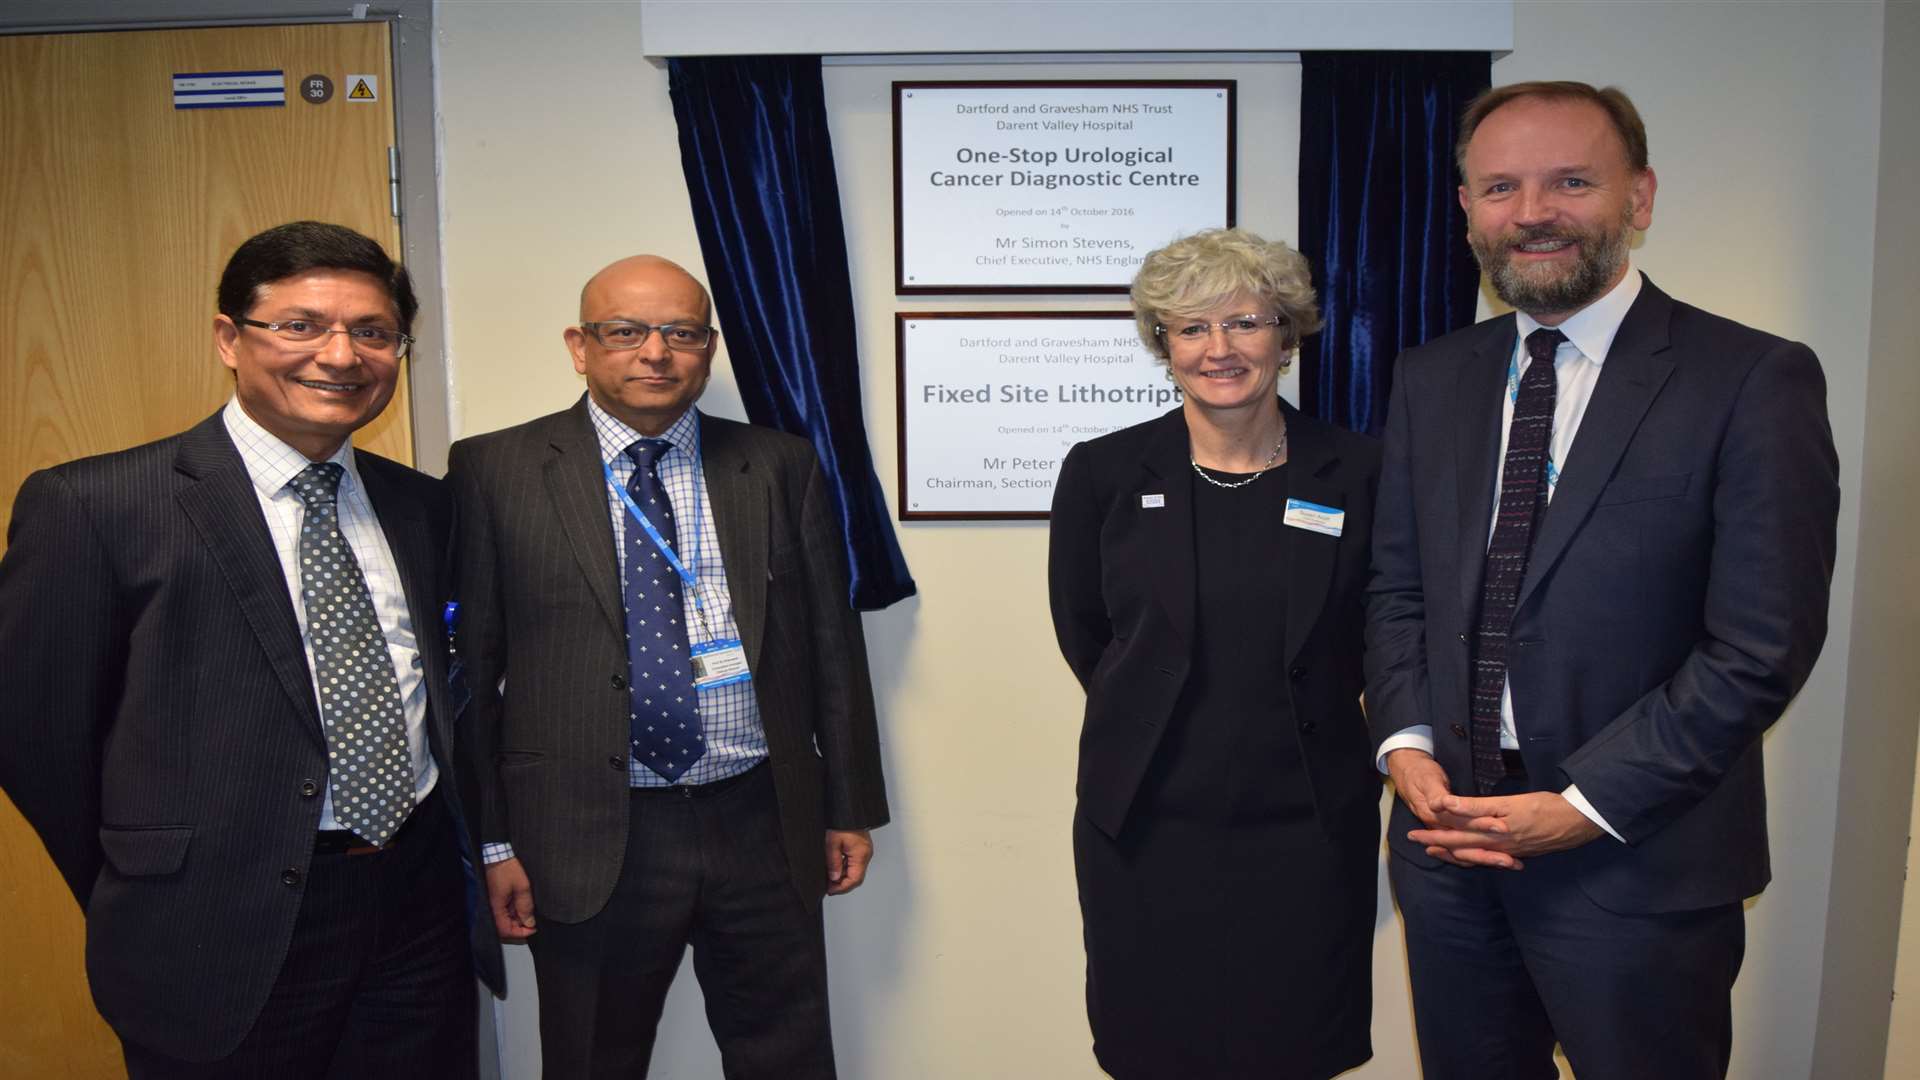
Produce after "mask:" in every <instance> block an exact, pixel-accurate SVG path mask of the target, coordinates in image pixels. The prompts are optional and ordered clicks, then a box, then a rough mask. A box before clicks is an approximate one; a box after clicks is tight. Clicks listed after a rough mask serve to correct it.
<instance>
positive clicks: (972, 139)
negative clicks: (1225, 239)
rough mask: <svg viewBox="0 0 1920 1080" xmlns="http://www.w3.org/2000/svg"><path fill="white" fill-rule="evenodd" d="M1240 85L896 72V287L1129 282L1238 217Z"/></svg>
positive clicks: (986, 288) (1084, 287)
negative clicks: (939, 77) (1174, 247)
mask: <svg viewBox="0 0 1920 1080" xmlns="http://www.w3.org/2000/svg"><path fill="white" fill-rule="evenodd" d="M1233 129H1234V83H1233V82H1232V81H1231V80H1222V81H1217V82H1186V81H1182V82H925V83H914V82H896V83H894V84H893V188H894V215H895V220H894V287H895V289H896V290H897V291H898V292H900V293H903V294H916V293H1074V292H1080V293H1088V292H1090V293H1114V292H1125V291H1126V290H1127V284H1128V283H1129V282H1130V281H1132V280H1133V275H1134V271H1136V270H1138V269H1139V267H1140V262H1141V260H1142V259H1144V258H1145V257H1146V255H1147V253H1148V252H1149V251H1152V250H1153V249H1155V248H1157V247H1161V246H1162V245H1164V244H1166V243H1167V242H1169V241H1171V240H1174V239H1176V238H1178V237H1181V236H1185V235H1187V234H1188V233H1192V232H1197V231H1199V230H1201V229H1206V228H1215V227H1219V226H1226V225H1232V224H1233V214H1234V186H1233V174H1234V143H1233Z"/></svg>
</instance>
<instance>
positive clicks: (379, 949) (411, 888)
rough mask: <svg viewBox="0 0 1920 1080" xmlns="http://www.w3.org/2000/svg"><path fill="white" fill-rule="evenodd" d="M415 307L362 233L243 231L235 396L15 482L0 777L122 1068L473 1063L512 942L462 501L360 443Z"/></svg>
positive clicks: (232, 272) (444, 1071) (227, 309)
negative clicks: (355, 437)
mask: <svg viewBox="0 0 1920 1080" xmlns="http://www.w3.org/2000/svg"><path fill="white" fill-rule="evenodd" d="M415 307H416V303H415V300H414V294H413V287H412V285H411V284H410V283H409V281H408V277H407V272H406V270H404V269H403V268H401V267H399V266H397V265H395V264H394V262H393V260H392V259H390V258H389V257H388V256H387V254H386V253H385V252H384V251H382V250H381V248H380V245H379V244H378V243H375V242H374V241H373V240H370V239H368V238H367V237H365V236H362V235H360V234H359V233H356V232H354V231H353V230H351V229H347V228H343V227H341V226H338V225H328V224H324V223H320V222H312V221H302V222H294V223H292V224H289V225H282V226H279V227H277V228H273V229H269V230H267V231H266V232H263V233H261V234H259V235H258V236H255V237H252V238H251V239H249V240H247V241H246V242H245V243H243V244H241V245H240V247H239V249H238V250H237V251H235V252H234V254H233V257H232V258H231V259H230V260H229V261H228V263H227V267H226V270H225V272H224V273H223V274H222V276H221V279H220V289H219V314H218V315H215V316H214V318H213V340H212V345H213V347H214V348H215V349H216V350H217V351H218V353H219V355H220V358H221V360H222V361H223V362H224V363H225V364H226V366H227V367H228V368H229V369H231V370H232V372H233V377H234V383H233V397H232V398H231V400H229V401H228V403H227V405H226V407H225V408H223V409H221V410H220V411H219V412H216V413H214V414H213V415H212V416H210V417H208V418H207V419H206V420H204V421H202V422H201V423H199V424H197V425H196V426H194V427H193V428H192V429H190V430H188V431H186V432H183V433H181V434H179V435H175V436H173V437H171V438H167V439H162V440H160V441H159V442H154V443H148V444H147V445H144V446H136V447H134V448H132V449H130V450H123V451H120V452H119V453H114V454H104V455H101V456H98V457H90V458H84V459H82V460H79V461H74V462H70V463H68V464H65V465H60V466H57V467H55V468H51V469H46V470H43V471H41V472H37V473H34V474H33V475H32V476H31V477H29V478H28V479H27V482H26V484H25V485H23V486H22V487H21V489H20V497H19V500H18V501H17V502H16V503H15V504H14V513H13V521H12V524H11V526H10V528H9V531H8V543H9V545H10V546H9V548H8V550H7V554H6V558H5V559H4V560H0V655H4V656H5V657H6V661H5V663H4V664H0V786H3V787H5V789H6V791H7V794H8V795H10V796H11V797H12V798H13V800H14V802H15V803H16V804H17V805H18V806H19V808H20V810H21V812H22V813H23V814H24V815H25V816H26V818H27V820H28V821H30V822H32V823H33V826H34V828H35V829H36V830H38V831H39V833H40V836H41V839H42V840H43V841H44V842H45V843H46V846H47V851H48V853H49V854H51V855H52V857H53V860H54V862H55V864H57V865H58V866H59V868H60V871H61V873H62V874H63V875H64V876H65V877H66V880H67V884H68V885H69V886H70V887H71V888H72V890H73V894H74V897H75V899H77V900H78V901H79V903H80V906H81V908H82V909H83V910H84V911H85V912H86V919H87V977H88V981H89V982H90V983H91V984H92V988H93V995H94V1000H95V1002H96V1003H98V1005H99V1007H100V1012H101V1015H102V1016H104V1017H106V1019H107V1022H108V1023H109V1024H111V1025H112V1026H113V1029H114V1031H115V1032H116V1033H118V1034H119V1036H120V1039H121V1043H122V1046H123V1048H124V1050H125V1053H126V1058H127V1065H128V1069H129V1071H130V1072H131V1073H132V1074H133V1076H135V1077H172V1076H191V1077H259V1076H272V1077H281V1078H292V1077H321V1076H340V1077H355V1078H360V1077H425V1076H434V1077H441V1076H445V1077H458V1076H472V1075H474V1073H475V1071H476V1067H477V1057H476V1051H477V1044H476V1040H475V1022H476V1019H477V1017H478V1008H477V1003H476V1001H475V998H474V989H473V975H474V972H475V971H476V970H477V971H478V972H480V973H481V974H482V975H483V976H484V977H486V978H488V980H489V981H490V982H492V983H493V984H494V985H496V986H498V985H500V947H499V944H498V942H497V941H496V940H494V939H493V937H492V934H491V927H486V928H485V929H486V933H484V934H475V933H473V930H474V929H475V927H474V925H473V924H472V923H471V922H470V921H469V919H468V918H467V917H466V916H467V913H468V907H467V901H466V898H467V878H466V872H465V871H464V870H463V866H462V863H463V859H462V845H463V844H464V843H466V836H465V831H464V828H463V826H462V824H461V822H462V814H461V806H460V800H459V798H458V795H457V793H456V792H455V791H454V790H453V788H454V785H453V784H452V783H451V782H450V781H451V778H452V777H451V769H452V759H451V747H452V734H453V727H452V724H453V711H454V708H453V703H452V701H451V696H450V694H449V692H448V691H449V686H448V674H447V673H448V667H449V660H448V654H447V643H446V637H445V634H444V633H443V631H442V629H441V605H442V604H443V603H445V601H446V600H447V598H448V596H449V595H450V593H451V591H452V573H451V567H450V565H449V563H448V559H447V556H448V554H449V551H450V532H451V529H452V525H453V505H452V500H451V498H450V497H449V495H448V492H447V490H446V488H445V486H444V485H443V484H441V482H440V481H438V480H435V479H433V478H431V477H427V476H422V475H421V474H419V473H417V472H414V471H413V470H412V469H409V468H406V467H404V466H402V465H398V464H396V463H394V462H391V461H388V460H386V459H384V458H380V457H377V456H375V455H373V454H369V453H366V452H364V451H356V450H355V449H354V448H353V445H352V443H351V442H350V441H349V437H350V436H351V435H352V434H353V432H354V431H355V430H357V429H359V428H360V427H361V426H363V425H365V424H366V423H368V422H369V421H371V420H373V419H374V418H375V417H377V416H379V415H380V413H381V411H382V410H383V409H385V408H386V406H387V402H388V401H390V400H391V399H392V397H393V392H394V387H395V385H396V383H397V381H398V378H399V371H400V361H401V360H402V359H403V358H404V357H405V356H406V352H407V345H408V343H409V342H411V341H412V340H413V339H412V338H411V337H409V336H408V330H409V329H410V327H411V324H412V320H413V315H414V310H415ZM125 330H126V332H127V333H129V334H131V335H133V337H134V339H136V340H137V339H138V337H139V336H140V335H141V333H142V332H143V331H142V329H141V327H140V325H139V323H138V320H132V319H130V318H129V319H128V320H127V321H126V322H125ZM470 950H471V951H470Z"/></svg>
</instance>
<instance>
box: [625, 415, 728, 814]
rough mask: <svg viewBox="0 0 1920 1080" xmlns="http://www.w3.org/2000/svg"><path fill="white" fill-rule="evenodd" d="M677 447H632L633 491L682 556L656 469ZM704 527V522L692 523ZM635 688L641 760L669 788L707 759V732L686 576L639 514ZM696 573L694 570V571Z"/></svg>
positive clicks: (632, 632) (629, 578)
mask: <svg viewBox="0 0 1920 1080" xmlns="http://www.w3.org/2000/svg"><path fill="white" fill-rule="evenodd" d="M672 446H673V444H672V443H669V442H667V441H666V440H665V439H640V440H638V441H636V442H635V443H634V444H633V445H632V446H629V447H627V456H628V457H630V458H632V459H633V476H632V478H631V479H629V480H628V481H627V492H628V493H629V494H631V495H632V496H633V501H634V503H635V504H636V505H637V506H639V507H640V512H641V513H643V514H645V515H647V520H649V521H651V522H653V527H654V528H655V529H657V530H659V532H660V536H661V537H662V538H663V539H665V540H666V542H667V544H668V545H669V546H671V547H672V548H673V549H674V554H676V555H678V554H679V549H680V542H679V540H678V539H677V537H676V533H675V530H674V522H673V503H672V502H671V501H669V500H668V498H667V491H666V489H665V488H663V487H661V486H660V477H659V476H658V475H657V474H656V473H655V471H654V470H655V467H656V466H657V465H658V464H659V462H660V455H662V454H664V453H666V452H667V451H668V450H669V449H671V448H672ZM688 527H689V528H695V529H697V528H699V527H700V523H699V522H697V521H696V522H691V523H689V526H688ZM626 536H627V539H626V554H627V568H626V575H625V576H626V580H625V582H624V583H623V584H624V589H623V593H624V596H625V600H626V608H627V669H628V672H629V674H630V676H631V679H630V681H629V682H628V686H627V689H628V690H629V691H630V692H631V693H632V695H633V701H632V704H631V705H630V707H629V709H628V713H627V718H628V720H629V722H630V725H631V726H630V731H631V734H632V739H633V756H634V758H635V760H637V761H639V762H640V764H642V765H645V766H646V767H647V768H649V769H652V770H653V771H654V772H656V773H659V774H660V775H661V776H664V777H666V778H667V780H668V781H674V780H678V779H680V774H681V773H684V772H686V771H687V770H688V769H690V768H692V767H693V763H694V762H696V761H699V760H700V755H702V754H704V753H706V752H707V740H706V736H705V734H704V733H703V732H702V731H701V729H700V699H699V696H698V694H697V693H696V691H695V690H694V686H693V664H692V658H691V656H690V654H689V651H688V645H687V619H686V610H685V606H684V601H683V600H682V597H681V595H680V594H681V591H682V590H681V584H680V576H679V575H678V574H676V573H675V572H674V569H673V564H671V563H669V562H668V561H667V557H666V556H665V555H663V554H661V553H660V549H659V548H658V547H657V546H655V545H654V542H653V539H652V538H651V537H649V536H648V535H647V532H646V530H645V529H643V528H641V527H640V523H639V522H637V521H635V520H633V517H632V515H631V514H629V515H628V517H627V523H626ZM689 569H691V568H689Z"/></svg>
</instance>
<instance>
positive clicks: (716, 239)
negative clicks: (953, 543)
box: [668, 56, 914, 610]
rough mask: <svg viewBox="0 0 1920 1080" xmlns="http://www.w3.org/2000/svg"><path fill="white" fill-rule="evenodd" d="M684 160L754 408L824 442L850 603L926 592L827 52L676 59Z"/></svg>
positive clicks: (755, 413) (776, 423)
mask: <svg viewBox="0 0 1920 1080" xmlns="http://www.w3.org/2000/svg"><path fill="white" fill-rule="evenodd" d="M668 81H669V85H670V88H671V90H672V94H673V115H674V119H675V120H676V121H677V122H678V123H679V127H680V163H681V167H682V168H683V169H684V170H685V172H686V175H687V190H688V191H689V192H690V193H691V194H692V197H693V220H694V225H695V227H696V228H697V229H698V231H699V234H700V251H701V254H702V255H703V256H704V257H705V260H706V264H707V275H708V277H709V278H710V279H711V281H710V284H711V285H712V288H713V300H714V305H715V307H716V308H717V309H718V312H719V316H720V324H721V326H722V327H723V328H724V329H725V332H726V336H727V337H726V340H727V355H728V357H729V358H731V360H732V362H733V373H734V377H735V378H736V379H738V380H739V383H740V396H741V398H742V399H743V400H744V402H745V404H746V407H747V416H748V418H749V419H751V420H752V421H753V422H754V423H756V424H764V425H766V426H768V427H773V428H778V429H780V430H781V431H788V432H792V433H794V434H796V435H801V436H804V437H805V438H807V439H809V440H811V441H812V443H813V446H814V449H815V450H816V451H817V452H818V453H819V455H820V464H821V467H822V468H824V469H825V470H826V474H827V480H828V483H829V485H830V486H831V487H832V489H833V494H834V502H835V504H836V506H837V508H838V509H839V512H840V522H841V525H842V526H843V528H844V531H845V534H846V538H847V569H848V579H849V582H850V592H851V596H850V597H849V599H850V600H851V602H852V604H853V606H854V607H856V608H859V609H861V610H872V609H875V608H883V607H886V606H887V605H888V604H891V603H893V602H894V601H896V600H900V599H903V598H905V597H908V596H911V595H913V593H914V584H913V577H912V575H910V574H909V573H908V572H907V561H906V558H905V557H904V556H902V555H901V553H900V543H899V541H898V539H897V538H896V537H895V536H894V532H893V520H892V519H891V518H890V517H888V515H887V506H886V501H885V500H884V498H883V497H882V495H881V491H880V480H879V478H878V477H877V476H875V475H874V471H873V456H872V454H871V452H870V451H869V450H868V448H867V428H866V420H865V418H864V417H863V415H862V412H861V408H860V364H859V350H858V348H857V347H856V342H855V339H854V326H853V290H852V286H851V284H850V280H849V277H848V273H847V243H846V233H845V230H844V228H843V227H842V225H841V221H840V186H839V183H838V182H837V181H836V180H835V178H834V172H833V143H832V141H831V140H830V139H829V138H828V135H827V109H826V101H825V97H824V94H823V92H822V90H821V85H820V58H819V57H818V56H748V57H732V56H721V57H700V58H688V59H674V60H671V61H669V62H668Z"/></svg>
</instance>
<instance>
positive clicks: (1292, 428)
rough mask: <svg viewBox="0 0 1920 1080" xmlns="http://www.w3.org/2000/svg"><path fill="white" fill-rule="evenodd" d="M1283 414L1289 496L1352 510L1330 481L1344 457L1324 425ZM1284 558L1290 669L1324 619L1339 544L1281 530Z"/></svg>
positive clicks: (1291, 411)
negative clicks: (1321, 617) (1323, 611)
mask: <svg viewBox="0 0 1920 1080" xmlns="http://www.w3.org/2000/svg"><path fill="white" fill-rule="evenodd" d="M1280 408H1281V411H1282V412H1284V413H1285V414H1286V417H1287V464H1288V466H1289V467H1288V470H1287V471H1288V474H1289V475H1288V477H1287V485H1288V487H1287V495H1288V498H1290V499H1301V500H1303V501H1305V502H1310V503H1318V504H1319V505H1321V506H1329V507H1332V508H1334V509H1336V510H1349V509H1352V508H1351V507H1348V506H1346V505H1344V503H1345V501H1346V499H1347V495H1346V494H1345V493H1344V492H1343V491H1342V490H1341V489H1340V487H1339V486H1337V485H1336V484H1334V483H1332V482H1331V478H1332V476H1333V475H1334V474H1335V473H1336V472H1337V471H1338V470H1339V466H1340V459H1339V457H1338V456H1337V455H1335V454H1334V453H1333V440H1332V439H1330V438H1328V437H1327V436H1328V432H1327V430H1326V425H1325V424H1323V423H1322V422H1321V421H1319V420H1315V419H1313V418H1312V417H1308V416H1303V415H1301V413H1300V412H1299V411H1298V410H1296V409H1294V408H1293V407H1292V406H1291V405H1288V404H1286V403H1285V402H1284V401H1283V402H1281V405H1280ZM1280 534H1281V535H1280V537H1279V540H1280V556H1281V558H1283V559H1285V560H1286V566H1287V628H1286V648H1285V651H1284V657H1283V662H1284V663H1285V664H1287V665H1288V666H1292V664H1293V660H1294V657H1296V656H1298V655H1300V647H1301V646H1302V645H1304V644H1306V640H1307V635H1308V634H1310V633H1312V632H1313V627H1314V624H1315V623H1316V622H1318V621H1319V618H1320V609H1321V607H1322V606H1323V605H1324V604H1325V603H1326V599H1327V588H1328V585H1329V583H1330V582H1331V581H1332V579H1333V560H1334V555H1335V553H1336V552H1337V551H1338V550H1339V547H1340V540H1339V538H1337V537H1332V536H1326V535H1323V534H1321V533H1317V532H1313V531H1311V530H1308V529H1293V528H1282V529H1281V530H1280Z"/></svg>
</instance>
